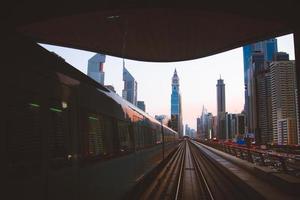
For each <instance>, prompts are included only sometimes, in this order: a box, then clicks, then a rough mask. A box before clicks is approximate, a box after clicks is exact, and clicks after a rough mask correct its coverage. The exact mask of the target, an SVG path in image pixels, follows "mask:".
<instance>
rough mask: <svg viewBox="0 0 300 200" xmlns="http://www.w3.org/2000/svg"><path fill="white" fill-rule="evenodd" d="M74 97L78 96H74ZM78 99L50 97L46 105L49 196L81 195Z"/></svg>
mask: <svg viewBox="0 0 300 200" xmlns="http://www.w3.org/2000/svg"><path fill="white" fill-rule="evenodd" d="M74 96H75V95H74ZM75 103H76V101H74V100H72V99H69V100H68V101H67V100H61V99H60V100H57V99H49V100H48V108H47V112H46V113H47V115H46V119H47V124H46V127H47V197H48V198H49V199H64V200H66V199H72V200H75V199H78V198H79V188H78V184H79V182H78V179H79V169H78V163H77V162H78V161H77V155H78V153H77V152H78V148H77V147H76V146H78V145H77V144H76V143H77V142H78V141H77V138H78V137H77V134H78V133H77V127H76V126H77V120H76V118H77V116H76V114H77V113H76V106H75V105H76V104H75Z"/></svg>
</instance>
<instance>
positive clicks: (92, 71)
mask: <svg viewBox="0 0 300 200" xmlns="http://www.w3.org/2000/svg"><path fill="white" fill-rule="evenodd" d="M104 63H105V55H103V54H99V53H97V54H96V55H94V56H93V57H91V58H90V59H89V60H88V71H87V74H88V76H89V77H91V78H92V79H94V80H95V81H97V82H98V83H101V84H102V85H104V71H103V65H104Z"/></svg>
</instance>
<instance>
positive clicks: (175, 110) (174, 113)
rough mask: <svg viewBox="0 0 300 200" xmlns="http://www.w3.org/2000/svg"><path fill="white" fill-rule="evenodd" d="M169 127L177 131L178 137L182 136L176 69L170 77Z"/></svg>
mask: <svg viewBox="0 0 300 200" xmlns="http://www.w3.org/2000/svg"><path fill="white" fill-rule="evenodd" d="M171 126H172V128H173V130H175V131H178V133H179V136H182V135H183V124H182V110H181V95H180V90H179V77H178V75H177V71H176V69H175V71H174V74H173V77H172V93H171Z"/></svg>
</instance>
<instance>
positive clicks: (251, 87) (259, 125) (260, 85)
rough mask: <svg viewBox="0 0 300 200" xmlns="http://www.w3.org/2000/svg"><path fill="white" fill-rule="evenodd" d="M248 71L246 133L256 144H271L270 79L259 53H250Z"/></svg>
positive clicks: (264, 62) (263, 57)
mask: <svg viewBox="0 0 300 200" xmlns="http://www.w3.org/2000/svg"><path fill="white" fill-rule="evenodd" d="M250 61H251V66H250V68H249V70H248V96H247V97H246V98H247V99H248V105H249V111H250V112H249V113H248V132H250V133H253V134H254V136H255V141H256V144H267V143H272V140H273V133H272V120H271V119H272V108H271V78H270V69H269V65H268V63H267V62H266V61H265V55H264V53H263V52H261V51H256V52H253V53H252V56H251V57H250Z"/></svg>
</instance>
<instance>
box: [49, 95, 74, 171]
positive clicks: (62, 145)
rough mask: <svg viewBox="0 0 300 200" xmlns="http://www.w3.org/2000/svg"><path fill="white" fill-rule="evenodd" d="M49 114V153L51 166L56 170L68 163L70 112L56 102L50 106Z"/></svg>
mask: <svg viewBox="0 0 300 200" xmlns="http://www.w3.org/2000/svg"><path fill="white" fill-rule="evenodd" d="M48 113H49V133H48V153H49V158H50V162H51V163H50V164H51V166H52V167H54V168H60V167H63V166H64V165H65V163H66V162H67V155H68V145H69V144H68V142H70V139H69V134H70V133H69V116H68V110H67V109H64V108H62V106H61V103H59V102H56V101H55V102H54V103H51V104H50V107H49V108H48Z"/></svg>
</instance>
